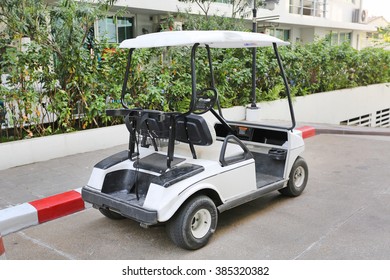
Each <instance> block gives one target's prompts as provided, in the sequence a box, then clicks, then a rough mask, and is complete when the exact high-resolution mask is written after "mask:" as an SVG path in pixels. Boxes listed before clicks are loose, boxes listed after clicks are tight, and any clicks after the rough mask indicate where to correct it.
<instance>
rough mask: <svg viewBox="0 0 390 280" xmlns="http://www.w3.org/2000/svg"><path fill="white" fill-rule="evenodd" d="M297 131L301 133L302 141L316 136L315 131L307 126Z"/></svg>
mask: <svg viewBox="0 0 390 280" xmlns="http://www.w3.org/2000/svg"><path fill="white" fill-rule="evenodd" d="M297 130H299V131H300V132H301V134H302V138H303V139H305V138H309V137H312V136H315V135H316V129H315V128H314V127H312V126H307V125H305V126H301V127H298V128H297Z"/></svg>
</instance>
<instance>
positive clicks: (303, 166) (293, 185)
mask: <svg viewBox="0 0 390 280" xmlns="http://www.w3.org/2000/svg"><path fill="white" fill-rule="evenodd" d="M308 176H309V169H308V167H307V163H306V161H305V160H304V159H303V158H302V157H298V158H297V159H296V160H295V162H294V164H293V166H292V168H291V171H290V177H289V180H288V184H287V187H285V188H283V189H281V190H279V192H280V193H281V194H283V195H286V196H291V197H295V196H299V195H301V193H302V192H303V190H304V189H305V187H306V184H307V179H308V178H309V177H308Z"/></svg>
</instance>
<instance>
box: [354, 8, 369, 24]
mask: <svg viewBox="0 0 390 280" xmlns="http://www.w3.org/2000/svg"><path fill="white" fill-rule="evenodd" d="M367 18H368V11H367V10H363V9H356V10H354V11H353V13H352V22H355V23H367Z"/></svg>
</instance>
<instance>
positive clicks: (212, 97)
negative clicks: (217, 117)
mask: <svg viewBox="0 0 390 280" xmlns="http://www.w3.org/2000/svg"><path fill="white" fill-rule="evenodd" d="M217 96H218V93H217V90H216V89H215V88H213V87H209V88H204V89H202V90H200V91H199V92H197V94H196V97H195V104H194V108H193V110H192V112H193V113H194V114H198V115H200V114H204V113H206V112H207V111H208V110H210V109H211V108H213V107H214V104H215V102H216V101H217Z"/></svg>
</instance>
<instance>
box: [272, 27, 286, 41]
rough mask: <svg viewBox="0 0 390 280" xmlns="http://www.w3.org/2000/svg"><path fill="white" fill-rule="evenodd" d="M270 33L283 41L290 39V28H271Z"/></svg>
mask: <svg viewBox="0 0 390 280" xmlns="http://www.w3.org/2000/svg"><path fill="white" fill-rule="evenodd" d="M269 34H270V35H271V36H274V37H276V38H279V39H281V40H283V41H289V40H290V30H288V29H277V28H275V29H271V30H270V32H269Z"/></svg>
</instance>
